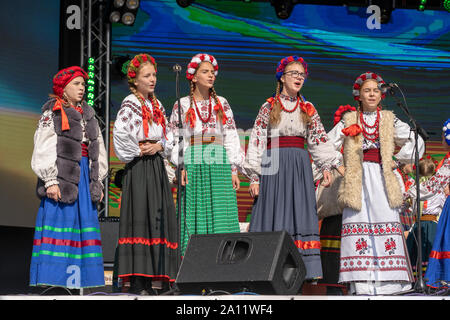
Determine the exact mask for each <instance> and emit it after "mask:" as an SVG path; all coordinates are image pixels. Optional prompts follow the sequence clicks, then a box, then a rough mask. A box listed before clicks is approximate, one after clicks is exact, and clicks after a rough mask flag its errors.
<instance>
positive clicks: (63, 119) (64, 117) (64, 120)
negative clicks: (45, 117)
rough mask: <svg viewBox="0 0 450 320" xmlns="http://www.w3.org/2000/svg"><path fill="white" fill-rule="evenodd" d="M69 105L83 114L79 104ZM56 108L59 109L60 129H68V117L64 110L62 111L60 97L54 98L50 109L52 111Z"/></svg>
mask: <svg viewBox="0 0 450 320" xmlns="http://www.w3.org/2000/svg"><path fill="white" fill-rule="evenodd" d="M71 107H72V108H74V109H75V110H77V111H78V112H79V113H80V114H83V108H82V107H81V106H76V107H74V106H73V105H71ZM58 110H59V111H61V130H62V131H67V130H70V125H69V119H68V118H67V115H66V112H65V111H64V107H63V102H62V100H61V99H60V98H56V102H55V105H54V106H53V109H52V111H58Z"/></svg>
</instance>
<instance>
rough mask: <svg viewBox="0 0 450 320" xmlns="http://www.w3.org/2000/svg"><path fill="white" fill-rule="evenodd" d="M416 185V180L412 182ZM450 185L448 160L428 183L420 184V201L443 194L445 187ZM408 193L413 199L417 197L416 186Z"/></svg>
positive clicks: (449, 160) (449, 161) (449, 163)
mask: <svg viewBox="0 0 450 320" xmlns="http://www.w3.org/2000/svg"><path fill="white" fill-rule="evenodd" d="M412 183H414V180H412ZM449 183H450V159H449V158H446V159H445V161H444V163H443V165H442V166H441V167H440V168H439V170H438V171H437V172H436V173H435V174H434V175H433V176H432V177H431V178H430V179H428V180H427V181H426V182H423V183H421V184H420V199H421V200H427V199H429V198H431V197H432V196H433V195H435V194H438V193H443V192H444V189H445V187H446V186H447V185H448V184H449ZM408 193H409V195H410V196H411V197H416V194H417V190H416V186H415V185H412V186H411V187H410V188H409V190H408Z"/></svg>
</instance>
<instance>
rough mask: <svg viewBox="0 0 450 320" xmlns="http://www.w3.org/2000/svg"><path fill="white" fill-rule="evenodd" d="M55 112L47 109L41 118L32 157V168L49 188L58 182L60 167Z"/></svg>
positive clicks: (35, 135)
mask: <svg viewBox="0 0 450 320" xmlns="http://www.w3.org/2000/svg"><path fill="white" fill-rule="evenodd" d="M53 116H54V114H53V112H52V111H51V110H47V111H45V112H44V113H43V114H42V116H41V118H40V119H39V123H38V127H37V129H36V132H35V134H34V149H33V155H32V157H31V168H32V169H33V171H34V173H35V174H36V175H37V176H38V177H39V178H40V179H41V180H42V181H44V183H45V187H46V188H48V187H49V186H51V185H54V184H58V180H57V177H58V168H57V166H56V157H57V155H56V143H57V135H56V132H55V128H54V125H53Z"/></svg>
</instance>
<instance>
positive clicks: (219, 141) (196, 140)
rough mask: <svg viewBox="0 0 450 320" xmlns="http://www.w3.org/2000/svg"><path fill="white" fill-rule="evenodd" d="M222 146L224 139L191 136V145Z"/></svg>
mask: <svg viewBox="0 0 450 320" xmlns="http://www.w3.org/2000/svg"><path fill="white" fill-rule="evenodd" d="M212 143H214V144H222V139H221V138H220V137H216V136H191V139H190V144H191V146H193V145H201V144H212Z"/></svg>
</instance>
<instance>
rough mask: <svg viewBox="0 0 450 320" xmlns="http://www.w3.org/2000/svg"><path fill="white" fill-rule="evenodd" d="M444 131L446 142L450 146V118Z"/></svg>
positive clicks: (443, 128) (445, 124)
mask: <svg viewBox="0 0 450 320" xmlns="http://www.w3.org/2000/svg"><path fill="white" fill-rule="evenodd" d="M442 131H443V132H444V137H445V142H447V144H448V145H449V146H450V118H449V119H447V121H445V123H444V126H443V127H442Z"/></svg>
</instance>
